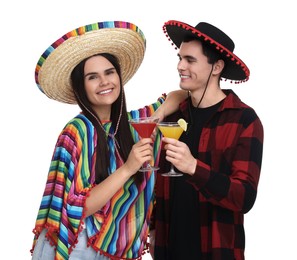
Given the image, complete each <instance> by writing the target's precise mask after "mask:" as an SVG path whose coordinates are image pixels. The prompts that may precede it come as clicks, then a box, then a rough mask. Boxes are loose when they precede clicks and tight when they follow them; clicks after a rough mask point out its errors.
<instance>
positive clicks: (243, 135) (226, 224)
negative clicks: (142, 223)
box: [151, 90, 263, 260]
mask: <svg viewBox="0 0 297 260" xmlns="http://www.w3.org/2000/svg"><path fill="white" fill-rule="evenodd" d="M224 92H225V94H226V95H227V97H226V98H225V100H224V101H223V103H222V105H221V106H220V108H219V109H218V111H217V113H216V114H215V115H214V116H213V117H212V119H211V120H210V121H209V122H208V123H207V125H205V126H204V127H203V129H202V132H201V136H200V141H199V147H198V158H197V166H196V171H195V174H194V175H193V176H192V177H191V178H190V179H189V182H190V183H191V185H193V186H194V187H195V189H196V190H197V194H198V196H197V198H199V211H200V235H201V245H200V247H201V251H202V258H201V259H205V260H209V259H213V260H229V259H230V260H231V259H232V260H234V259H236V260H243V259H244V247H245V235H244V227H243V219H244V218H243V215H244V214H245V213H247V212H248V211H249V210H250V209H251V208H252V206H253V204H254V202H255V199H256V195H257V186H258V181H259V177H260V169H261V162H262V151H263V126H262V124H261V121H260V119H259V118H258V116H257V114H256V113H255V111H254V110H253V109H252V108H251V107H249V106H247V105H246V104H244V103H243V102H241V100H240V99H239V98H238V97H237V96H236V95H235V93H234V92H233V91H231V90H224ZM188 102H189V99H187V100H186V101H184V102H183V103H181V105H180V110H179V111H178V112H177V113H175V114H174V115H173V117H175V119H178V118H180V117H183V118H185V119H186V120H189V115H188V109H187V108H188ZM170 121H172V117H171V118H170ZM160 165H162V163H161V162H160ZM159 172H162V169H160V171H159ZM155 189H156V205H155V208H154V214H153V218H152V223H151V227H152V229H155V230H156V233H155V253H156V254H157V255H158V256H160V258H156V260H159V259H162V260H165V259H166V260H170V259H169V258H168V255H167V253H166V250H167V247H168V236H169V234H168V230H169V228H168V225H169V217H170V203H169V202H170V201H169V194H170V185H169V178H168V177H165V178H164V177H162V176H161V175H160V174H157V181H156V186H155ZM181 225H182V223H181ZM181 260H183V259H181ZM190 260H192V259H190ZM193 260H194V259H193ZM195 260H196V259H195Z"/></svg>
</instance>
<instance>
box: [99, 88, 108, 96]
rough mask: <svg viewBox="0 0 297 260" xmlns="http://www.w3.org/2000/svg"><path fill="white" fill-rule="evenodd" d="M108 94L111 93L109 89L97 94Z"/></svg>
mask: <svg viewBox="0 0 297 260" xmlns="http://www.w3.org/2000/svg"><path fill="white" fill-rule="evenodd" d="M110 92H111V89H106V90H104V91H101V92H99V94H101V95H103V94H107V93H110Z"/></svg>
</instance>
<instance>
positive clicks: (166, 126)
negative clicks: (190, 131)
mask: <svg viewBox="0 0 297 260" xmlns="http://www.w3.org/2000/svg"><path fill="white" fill-rule="evenodd" d="M157 126H158V128H159V130H160V131H161V133H162V135H163V136H165V137H169V138H174V139H176V140H178V139H179V138H180V136H181V134H182V133H183V131H184V130H183V129H182V128H181V127H180V125H179V124H178V123H177V122H160V123H158V124H157ZM182 175H183V174H182V173H179V172H176V171H175V170H174V166H173V164H172V163H171V166H170V171H169V172H166V173H162V176H169V177H178V176H182Z"/></svg>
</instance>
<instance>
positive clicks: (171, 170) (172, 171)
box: [169, 163, 175, 173]
mask: <svg viewBox="0 0 297 260" xmlns="http://www.w3.org/2000/svg"><path fill="white" fill-rule="evenodd" d="M169 172H170V173H175V170H174V166H173V164H172V163H171V166H170V171H169Z"/></svg>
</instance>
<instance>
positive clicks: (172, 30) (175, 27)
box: [163, 20, 250, 83]
mask: <svg viewBox="0 0 297 260" xmlns="http://www.w3.org/2000/svg"><path fill="white" fill-rule="evenodd" d="M163 31H164V33H165V35H166V36H167V37H168V40H169V41H172V45H175V47H176V48H180V45H181V43H182V41H183V39H184V37H185V36H186V35H189V34H191V35H194V36H195V37H197V38H199V39H201V40H204V41H206V42H207V43H208V44H209V46H211V47H213V48H215V49H216V50H217V51H219V52H221V55H222V57H224V60H225V62H226V63H227V64H226V68H225V70H224V72H223V73H222V75H221V76H222V77H223V78H225V79H229V80H234V82H235V83H240V82H244V81H247V80H248V79H249V76H250V71H249V68H248V67H247V66H246V64H245V63H244V62H243V61H242V60H241V59H239V58H238V57H237V56H236V55H235V54H234V53H233V52H231V51H230V50H228V49H227V48H225V47H224V46H222V45H221V44H219V43H218V42H217V41H215V40H214V39H212V38H211V37H209V36H208V35H205V34H204V33H203V32H201V31H199V30H197V29H196V28H195V27H193V26H191V25H188V24H186V23H183V22H179V21H175V20H170V21H168V22H166V23H165V24H164V26H163Z"/></svg>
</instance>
